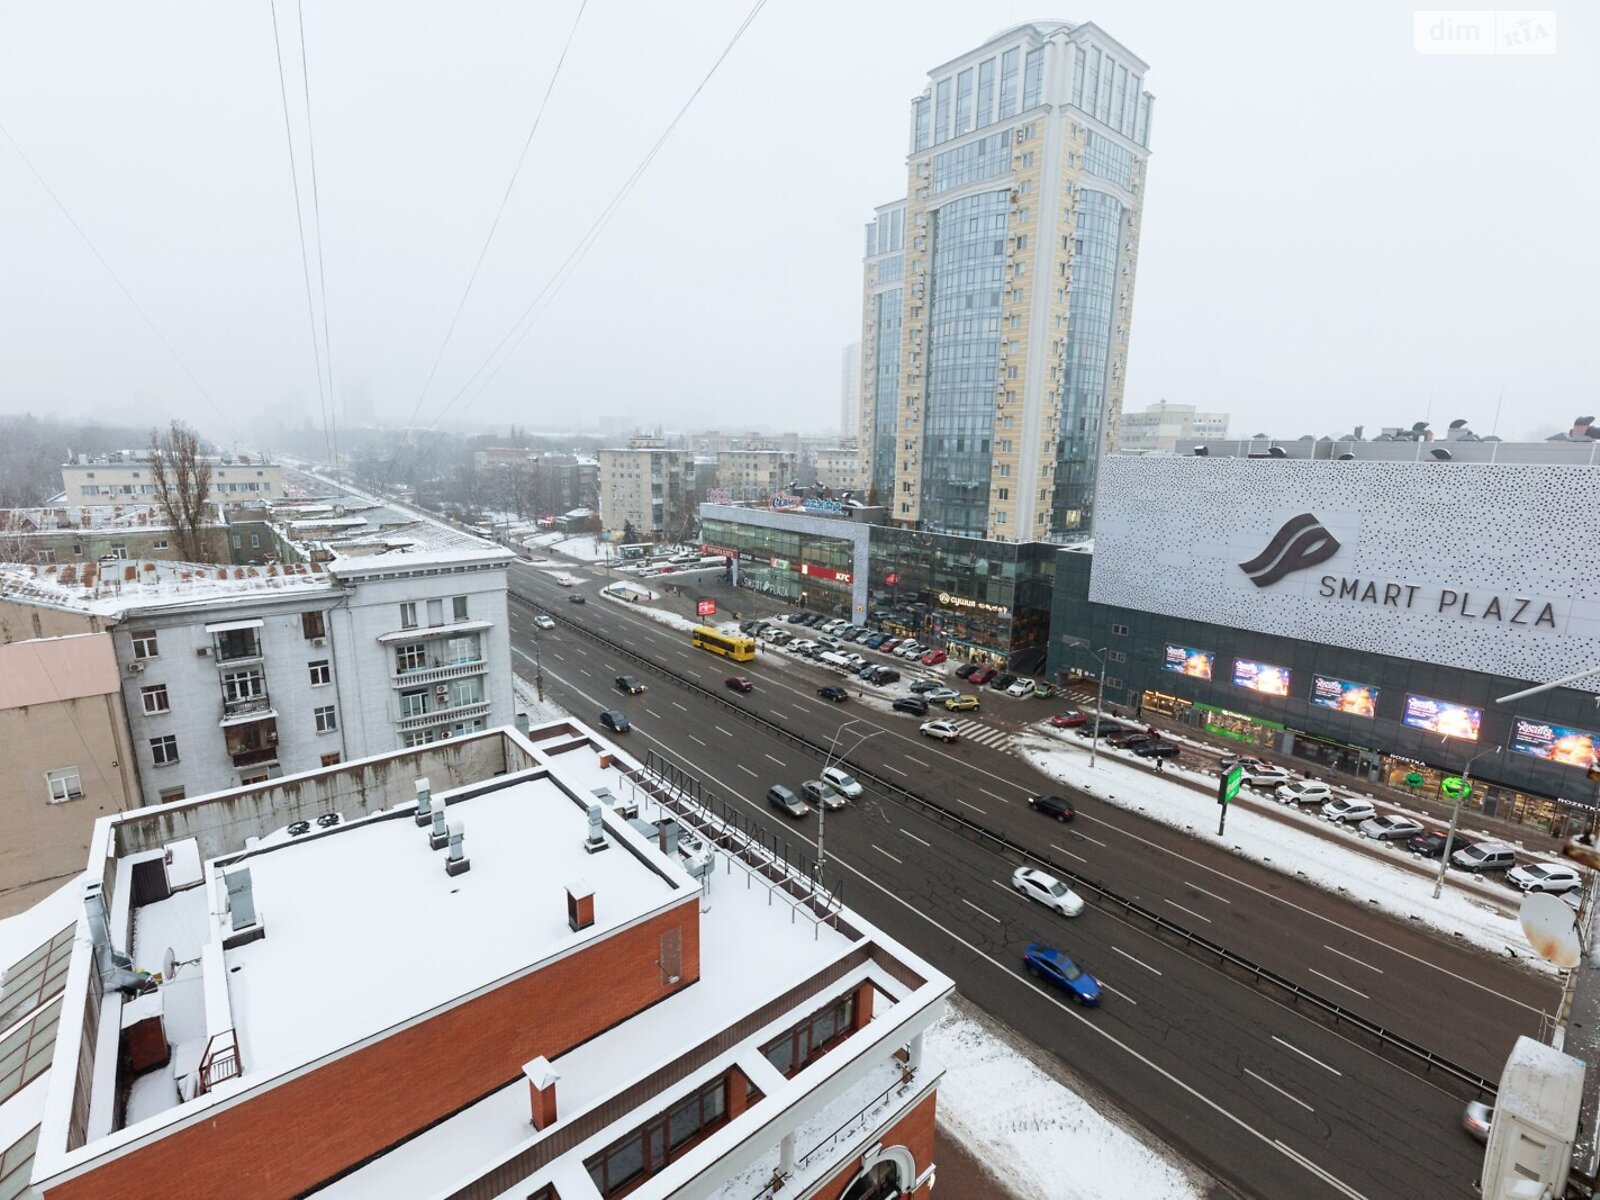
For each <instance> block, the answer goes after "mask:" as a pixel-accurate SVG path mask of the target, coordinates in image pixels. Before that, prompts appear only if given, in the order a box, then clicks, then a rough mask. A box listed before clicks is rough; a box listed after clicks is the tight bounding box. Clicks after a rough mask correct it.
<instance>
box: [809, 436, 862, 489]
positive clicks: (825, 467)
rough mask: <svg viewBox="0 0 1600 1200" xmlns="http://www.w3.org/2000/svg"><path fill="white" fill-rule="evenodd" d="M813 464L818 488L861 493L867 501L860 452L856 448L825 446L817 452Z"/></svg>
mask: <svg viewBox="0 0 1600 1200" xmlns="http://www.w3.org/2000/svg"><path fill="white" fill-rule="evenodd" d="M813 462H814V464H815V469H816V477H817V479H816V482H817V486H819V487H824V488H832V489H833V491H834V492H835V494H837V493H839V492H861V493H863V495H862V497H861V498H862V499H865V498H866V496H865V492H866V486H865V484H864V483H863V481H862V478H861V459H860V452H859V451H858V450H857V449H856V448H855V446H853V445H852V446H825V447H823V448H821V449H819V450H817V451H816V453H815V455H814V457H813Z"/></svg>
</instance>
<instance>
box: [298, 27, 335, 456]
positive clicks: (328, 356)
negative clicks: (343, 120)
mask: <svg viewBox="0 0 1600 1200" xmlns="http://www.w3.org/2000/svg"><path fill="white" fill-rule="evenodd" d="M294 11H295V19H296V21H297V22H298V23H299V25H300V81H301V84H302V86H303V87H304V89H305V98H306V157H307V158H308V159H310V160H311V225H312V228H313V229H315V230H316V234H317V287H318V290H319V291H320V292H321V294H322V361H323V365H324V367H325V368H326V369H327V372H328V430H327V433H328V440H329V441H331V442H332V443H333V457H332V459H331V461H330V462H329V467H330V468H331V469H332V471H333V475H334V478H335V479H337V478H338V477H339V393H338V390H337V389H336V388H335V387H334V383H333V339H332V338H331V337H330V336H329V334H328V272H327V268H326V267H324V266H323V259H322V194H321V192H320V191H319V189H318V188H317V137H316V133H315V132H314V131H315V128H316V125H315V122H313V121H312V119H311V67H310V66H309V64H308V63H307V61H306V14H305V9H304V8H303V7H302V5H301V2H300V0H295V5H294Z"/></svg>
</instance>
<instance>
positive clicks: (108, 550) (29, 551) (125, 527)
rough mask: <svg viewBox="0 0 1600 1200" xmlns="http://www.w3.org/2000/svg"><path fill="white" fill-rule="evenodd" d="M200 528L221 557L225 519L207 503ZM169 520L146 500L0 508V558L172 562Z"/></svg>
mask: <svg viewBox="0 0 1600 1200" xmlns="http://www.w3.org/2000/svg"><path fill="white" fill-rule="evenodd" d="M210 509H211V514H212V515H211V519H210V520H208V521H207V522H206V523H205V524H204V525H203V526H202V530H203V532H204V534H205V536H206V539H207V541H208V543H209V547H210V550H211V553H212V555H213V556H214V557H216V558H217V559H218V560H219V561H220V560H221V559H222V558H225V557H226V552H225V549H224V547H225V546H226V544H227V528H226V526H227V524H228V519H227V515H226V511H227V510H226V509H224V507H223V506H222V505H220V504H218V505H212V506H210ZM179 555H180V551H179V546H178V539H177V538H176V537H175V536H174V535H173V532H172V524H171V522H170V521H168V520H167V517H166V515H165V514H164V513H163V512H161V510H160V509H158V508H155V507H152V506H151V505H149V504H91V505H83V506H80V507H75V508H65V507H57V508H11V509H0V562H24V563H69V562H88V561H92V560H96V559H108V558H119V559H120V558H156V559H168V560H177V559H178V558H179Z"/></svg>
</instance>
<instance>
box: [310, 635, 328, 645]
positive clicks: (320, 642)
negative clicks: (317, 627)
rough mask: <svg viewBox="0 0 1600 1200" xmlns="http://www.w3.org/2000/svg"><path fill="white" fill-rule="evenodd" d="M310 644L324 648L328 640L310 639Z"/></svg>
mask: <svg viewBox="0 0 1600 1200" xmlns="http://www.w3.org/2000/svg"><path fill="white" fill-rule="evenodd" d="M311 644H312V645H313V646H326V645H327V644H328V639H327V638H325V637H320V638H312V639H311Z"/></svg>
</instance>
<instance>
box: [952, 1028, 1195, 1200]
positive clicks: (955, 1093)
mask: <svg viewBox="0 0 1600 1200" xmlns="http://www.w3.org/2000/svg"><path fill="white" fill-rule="evenodd" d="M927 1053H928V1056H929V1057H930V1058H931V1059H933V1060H935V1061H938V1062H942V1063H944V1064H945V1066H946V1074H945V1079H944V1082H943V1084H941V1085H940V1087H939V1122H940V1125H941V1126H942V1127H943V1129H942V1132H944V1133H947V1134H949V1135H950V1136H953V1137H954V1138H955V1139H956V1140H957V1141H959V1142H960V1143H961V1144H962V1145H963V1146H965V1147H966V1149H967V1150H968V1152H970V1153H971V1154H972V1156H973V1157H974V1158H976V1159H978V1160H979V1161H980V1162H982V1163H984V1164H985V1165H986V1166H987V1167H988V1168H989V1170H990V1171H992V1172H993V1173H994V1174H995V1176H996V1177H997V1178H998V1179H999V1180H1000V1182H1001V1183H1002V1184H1004V1185H1005V1186H1006V1188H1007V1189H1008V1190H1009V1191H1010V1192H1012V1194H1013V1195H1015V1196H1016V1197H1017V1198H1018V1200H1101V1198H1102V1197H1107V1196H1152V1197H1153V1196H1160V1197H1162V1200H1189V1198H1191V1197H1192V1198H1193V1200H1200V1198H1201V1197H1203V1196H1205V1195H1206V1194H1207V1191H1206V1183H1205V1181H1204V1180H1202V1179H1200V1178H1197V1177H1195V1173H1193V1172H1192V1171H1190V1170H1186V1169H1185V1168H1184V1167H1183V1166H1182V1165H1181V1164H1180V1162H1179V1161H1178V1160H1176V1159H1174V1158H1172V1157H1169V1156H1168V1155H1167V1154H1165V1153H1163V1152H1162V1151H1161V1150H1158V1149H1155V1148H1153V1147H1151V1146H1150V1145H1147V1144H1146V1143H1145V1142H1144V1141H1143V1140H1141V1138H1140V1137H1139V1136H1138V1135H1136V1134H1135V1133H1134V1132H1133V1131H1132V1130H1131V1129H1129V1128H1127V1127H1125V1126H1124V1125H1122V1124H1120V1123H1118V1122H1117V1121H1115V1120H1113V1119H1112V1118H1111V1117H1109V1116H1107V1115H1106V1114H1105V1113H1104V1112H1103V1111H1101V1110H1100V1108H1099V1106H1097V1105H1095V1104H1091V1103H1090V1102H1089V1101H1088V1100H1085V1099H1084V1098H1083V1097H1081V1096H1079V1095H1077V1094H1076V1093H1074V1092H1073V1091H1072V1090H1071V1089H1070V1088H1068V1087H1067V1086H1066V1085H1065V1084H1064V1083H1062V1082H1061V1081H1060V1080H1058V1079H1056V1078H1055V1077H1054V1076H1052V1075H1051V1074H1049V1073H1048V1072H1046V1071H1045V1070H1044V1069H1043V1068H1041V1067H1040V1066H1037V1065H1035V1064H1034V1063H1033V1062H1031V1061H1029V1058H1028V1056H1027V1055H1026V1054H1024V1053H1023V1052H1022V1051H1021V1050H1019V1049H1018V1048H1017V1047H1016V1046H1014V1045H1013V1044H1012V1043H1011V1041H1010V1040H1009V1039H1007V1038H1006V1037H1005V1036H1004V1035H1003V1034H1002V1033H1001V1032H1000V1031H999V1030H998V1029H997V1028H995V1026H994V1025H993V1024H992V1023H991V1022H990V1020H989V1019H988V1018H987V1017H986V1016H985V1015H984V1014H983V1013H982V1012H981V1011H980V1010H978V1009H976V1008H973V1007H971V1006H969V1005H967V1004H965V1003H963V1002H961V1001H959V1000H957V1001H953V1002H952V1003H951V1005H950V1007H949V1008H948V1009H947V1010H946V1012H945V1015H944V1017H943V1018H942V1019H941V1020H940V1022H939V1023H938V1024H937V1025H935V1026H934V1027H933V1028H932V1029H930V1030H928V1034H927Z"/></svg>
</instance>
